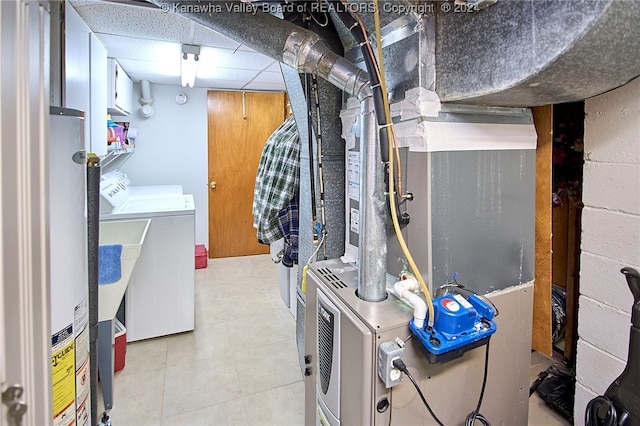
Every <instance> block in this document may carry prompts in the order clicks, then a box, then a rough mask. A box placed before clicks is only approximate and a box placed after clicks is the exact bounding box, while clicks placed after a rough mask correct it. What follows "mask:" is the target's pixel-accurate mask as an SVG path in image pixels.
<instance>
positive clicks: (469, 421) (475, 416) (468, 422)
mask: <svg viewBox="0 0 640 426" xmlns="http://www.w3.org/2000/svg"><path fill="white" fill-rule="evenodd" d="M489 343H490V341H488V342H487V348H486V351H485V357H484V375H483V378H482V389H481V390H480V397H479V398H478V405H477V406H476V409H475V410H474V411H472V412H471V413H469V415H468V416H467V418H466V419H465V423H464V424H465V426H472V425H473V424H474V423H475V421H476V420H479V421H480V423H482V424H483V425H485V426H491V423H489V420H487V418H486V417H485V416H483V415H482V414H481V413H480V406H482V399H483V398H484V391H485V388H486V386H487V373H488V372H489ZM393 366H394V367H395V368H397V369H398V370H400V371H402V372H403V373H404V374H405V375H406V376H407V377H408V378H409V380H411V383H413V386H414V387H415V388H416V391H418V395H420V399H422V402H423V403H424V406H425V407H427V410H428V411H429V414H431V417H433V419H434V420H435V421H436V422H437V423H438V424H439V425H440V426H444V424H443V423H442V421H440V419H439V418H438V417H437V416H436V415H435V413H434V412H433V410H432V409H431V407H430V406H429V403H428V402H427V400H426V399H425V397H424V395H423V394H422V390H421V389H420V386H418V384H417V383H416V381H415V379H414V378H413V376H412V375H411V373H410V372H409V370H408V369H407V366H406V365H405V363H404V362H403V361H402V359H400V358H397V359H395V360H393ZM607 426H608V425H607Z"/></svg>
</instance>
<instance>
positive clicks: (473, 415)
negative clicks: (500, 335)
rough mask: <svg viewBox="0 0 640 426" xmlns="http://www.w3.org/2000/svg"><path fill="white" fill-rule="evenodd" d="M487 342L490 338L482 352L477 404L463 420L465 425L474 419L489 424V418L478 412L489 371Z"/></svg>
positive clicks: (467, 425)
mask: <svg viewBox="0 0 640 426" xmlns="http://www.w3.org/2000/svg"><path fill="white" fill-rule="evenodd" d="M489 343H491V339H489V340H488V341H487V349H486V350H485V354H484V375H483V377H482V389H481V390H480V398H478V405H477V406H476V409H475V411H473V412H471V413H469V415H468V416H467V418H466V419H465V421H464V424H465V426H472V425H473V424H474V423H475V422H476V420H480V423H482V424H483V425H485V426H491V423H489V420H487V418H486V417H485V416H483V415H482V414H480V406H481V405H482V398H483V397H484V390H485V388H486V387H487V373H488V372H489Z"/></svg>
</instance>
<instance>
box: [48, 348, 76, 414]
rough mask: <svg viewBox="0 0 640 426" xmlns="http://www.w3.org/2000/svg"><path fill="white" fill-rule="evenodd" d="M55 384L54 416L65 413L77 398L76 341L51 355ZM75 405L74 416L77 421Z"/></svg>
mask: <svg viewBox="0 0 640 426" xmlns="http://www.w3.org/2000/svg"><path fill="white" fill-rule="evenodd" d="M51 370H52V385H53V418H54V419H57V417H58V416H60V415H63V414H64V413H65V412H66V411H67V410H68V409H69V407H70V406H71V405H72V404H74V403H75V400H76V370H75V351H74V342H73V340H71V341H70V342H69V343H68V344H67V345H65V346H64V347H62V349H60V350H58V351H56V352H54V353H53V354H52V355H51ZM75 411H76V410H75V406H74V407H73V416H74V422H75Z"/></svg>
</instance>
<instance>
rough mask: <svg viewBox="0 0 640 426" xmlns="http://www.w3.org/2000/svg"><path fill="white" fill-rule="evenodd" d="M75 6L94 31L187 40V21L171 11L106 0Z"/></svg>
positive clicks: (189, 23)
mask: <svg viewBox="0 0 640 426" xmlns="http://www.w3.org/2000/svg"><path fill="white" fill-rule="evenodd" d="M75 9H76V11H77V12H78V13H79V14H80V16H81V17H82V19H83V20H84V21H85V22H86V23H87V25H88V26H89V28H91V30H92V31H93V32H96V33H105V34H120V35H125V36H129V37H138V38H149V39H156V40H167V41H179V42H189V41H190V40H191V37H190V36H191V21H190V20H189V19H187V18H185V17H183V16H180V15H177V14H175V13H165V12H162V11H161V10H160V9H156V8H147V7H135V6H123V5H121V4H117V5H116V4H109V3H104V4H87V5H85V6H81V5H77V6H76V7H75Z"/></svg>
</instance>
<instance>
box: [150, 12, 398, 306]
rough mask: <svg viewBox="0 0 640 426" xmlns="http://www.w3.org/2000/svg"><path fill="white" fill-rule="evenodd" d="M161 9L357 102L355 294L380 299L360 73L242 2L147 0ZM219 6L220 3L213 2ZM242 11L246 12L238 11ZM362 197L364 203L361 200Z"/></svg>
mask: <svg viewBox="0 0 640 426" xmlns="http://www.w3.org/2000/svg"><path fill="white" fill-rule="evenodd" d="M152 2H153V3H155V4H157V5H161V4H162V5H163V7H164V8H165V9H166V8H167V7H169V10H175V11H176V12H178V13H180V14H181V15H183V16H185V17H187V18H189V19H191V20H193V21H195V22H198V23H200V24H202V25H204V26H205V27H207V28H210V29H213V30H215V31H217V32H219V33H221V34H224V35H226V36H227V37H229V38H231V39H234V40H236V41H238V42H240V43H243V44H244V45H246V46H249V47H251V48H252V49H254V50H256V51H258V52H260V53H262V54H264V55H266V56H269V57H270V58H273V59H275V60H277V61H279V62H282V63H284V64H286V65H288V66H290V67H291V68H293V69H294V70H297V71H298V72H303V73H313V74H316V75H317V76H319V77H321V78H323V79H324V80H327V81H328V82H330V83H331V84H333V85H334V86H336V87H338V88H339V89H341V90H343V91H345V92H346V93H349V94H351V95H354V96H356V97H357V98H358V100H359V101H360V104H361V118H362V120H361V134H360V141H361V143H360V162H361V167H362V169H361V171H360V197H361V200H363V202H362V203H361V206H360V216H359V219H360V223H359V227H360V237H359V241H358V245H359V262H360V265H359V268H358V270H359V272H358V296H359V297H360V298H361V299H363V300H366V301H370V302H379V301H382V300H384V299H385V297H386V290H385V288H386V253H387V244H386V222H385V216H386V210H385V206H386V201H385V195H384V179H383V176H382V173H383V170H384V169H383V165H382V162H381V156H380V149H379V147H378V137H377V134H378V130H377V120H376V116H375V114H374V113H373V99H372V90H371V85H370V81H369V76H368V75H367V73H366V72H365V71H363V70H362V69H360V68H358V67H357V66H355V65H353V64H352V63H351V62H349V61H347V60H346V59H344V58H343V57H341V56H339V55H337V54H336V53H334V52H333V51H332V50H331V49H329V47H328V46H327V45H326V43H325V42H324V41H323V40H322V39H321V38H320V36H318V35H317V34H316V33H314V32H312V31H308V30H306V29H304V28H301V27H299V26H297V25H294V24H291V23H289V22H287V21H284V20H281V19H278V18H276V17H274V16H272V15H269V14H266V13H263V12H261V11H260V10H258V9H257V8H256V9H252V10H247V8H250V7H251V6H250V5H247V4H246V3H242V2H224V3H223V4H222V7H221V8H218V9H216V10H215V12H213V11H212V9H211V8H209V7H207V5H208V4H210V2H201V3H200V5H201V6H202V7H200V8H198V7H190V8H184V7H180V3H181V2H179V1H160V0H152ZM217 4H218V5H220V2H217ZM239 10H240V11H243V10H247V11H248V12H249V11H250V12H251V13H238V11H239ZM364 200H367V202H364Z"/></svg>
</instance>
